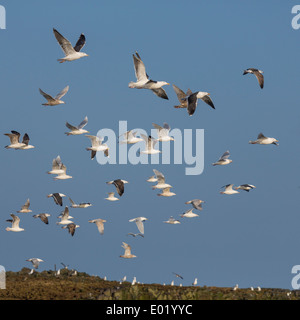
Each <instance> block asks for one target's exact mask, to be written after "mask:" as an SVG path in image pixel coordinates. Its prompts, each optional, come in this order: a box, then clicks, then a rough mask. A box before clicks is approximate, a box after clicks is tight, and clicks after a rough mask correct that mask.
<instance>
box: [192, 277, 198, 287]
mask: <svg viewBox="0 0 300 320" xmlns="http://www.w3.org/2000/svg"><path fill="white" fill-rule="evenodd" d="M197 283H198V279H197V278H195V280H194V282H193V283H192V285H193V286H196V285H197Z"/></svg>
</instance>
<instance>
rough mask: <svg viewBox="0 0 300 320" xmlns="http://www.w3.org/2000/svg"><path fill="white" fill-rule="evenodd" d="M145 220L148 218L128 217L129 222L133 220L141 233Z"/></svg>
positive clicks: (142, 232)
mask: <svg viewBox="0 0 300 320" xmlns="http://www.w3.org/2000/svg"><path fill="white" fill-rule="evenodd" d="M146 220H148V219H147V218H145V217H138V218H133V219H130V220H129V222H135V223H136V226H137V227H138V229H139V232H140V233H141V234H144V221H146Z"/></svg>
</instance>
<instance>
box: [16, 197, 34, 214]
mask: <svg viewBox="0 0 300 320" xmlns="http://www.w3.org/2000/svg"><path fill="white" fill-rule="evenodd" d="M29 206H30V200H29V199H27V200H26V202H25V204H24V205H23V206H22V207H21V210H19V211H17V212H18V213H21V212H24V213H27V212H32V210H30V209H28V208H29Z"/></svg>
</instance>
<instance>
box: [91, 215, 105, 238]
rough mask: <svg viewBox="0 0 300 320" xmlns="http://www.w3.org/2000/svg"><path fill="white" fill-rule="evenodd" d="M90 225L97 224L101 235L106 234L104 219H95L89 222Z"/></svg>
mask: <svg viewBox="0 0 300 320" xmlns="http://www.w3.org/2000/svg"><path fill="white" fill-rule="evenodd" d="M89 222H90V223H95V224H96V226H97V228H98V230H99V232H100V234H103V233H104V222H106V220H104V219H100V218H99V219H93V220H89Z"/></svg>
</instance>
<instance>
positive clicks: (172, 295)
mask: <svg viewBox="0 0 300 320" xmlns="http://www.w3.org/2000/svg"><path fill="white" fill-rule="evenodd" d="M29 272H30V269H28V268H23V269H22V270H20V271H19V272H11V271H8V272H6V289H3V290H0V300H299V299H300V291H298V290H294V291H290V290H287V289H264V288H262V289H261V291H258V290H257V289H256V288H255V289H254V290H251V289H250V288H249V289H238V290H236V291H234V290H233V289H232V288H217V287H206V286H204V287H202V286H197V287H192V286H190V287H180V286H170V285H165V286H164V285H161V284H135V285H131V283H130V282H123V283H122V284H120V283H119V281H106V280H104V279H102V278H100V277H97V276H90V275H88V274H86V273H84V272H78V273H77V275H72V274H73V272H72V271H70V270H67V269H63V270H61V274H60V275H59V276H56V275H55V272H54V271H51V270H49V271H43V272H34V273H33V274H29Z"/></svg>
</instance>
